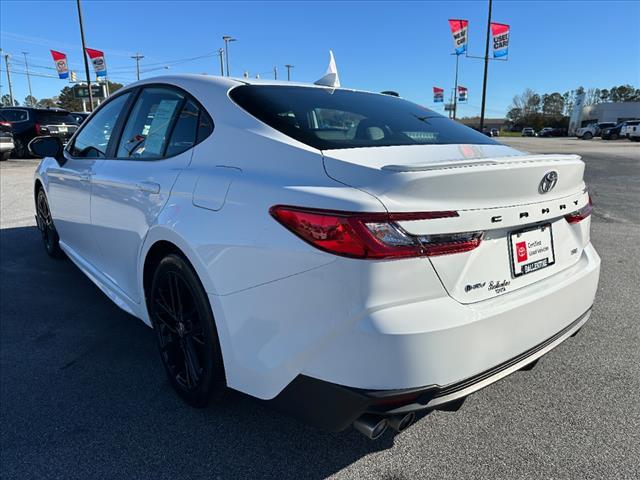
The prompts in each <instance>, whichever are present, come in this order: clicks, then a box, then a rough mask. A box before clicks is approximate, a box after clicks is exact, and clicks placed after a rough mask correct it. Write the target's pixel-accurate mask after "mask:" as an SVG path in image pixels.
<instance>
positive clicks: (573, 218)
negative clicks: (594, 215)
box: [564, 195, 593, 223]
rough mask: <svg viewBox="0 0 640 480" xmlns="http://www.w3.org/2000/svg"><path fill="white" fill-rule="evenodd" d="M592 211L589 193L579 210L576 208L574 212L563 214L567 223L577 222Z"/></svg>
mask: <svg viewBox="0 0 640 480" xmlns="http://www.w3.org/2000/svg"><path fill="white" fill-rule="evenodd" d="M591 212H593V203H592V202H591V195H589V202H588V203H587V204H586V205H585V206H584V207H582V208H581V209H580V210H576V211H575V212H571V213H570V214H568V215H565V217H564V218H565V219H566V220H567V222H569V223H578V222H581V221H582V220H584V219H585V218H587V217H588V216H589V215H591Z"/></svg>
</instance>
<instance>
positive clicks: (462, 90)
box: [458, 85, 469, 102]
mask: <svg viewBox="0 0 640 480" xmlns="http://www.w3.org/2000/svg"><path fill="white" fill-rule="evenodd" d="M468 93H469V89H468V88H467V87H463V86H462V85H458V101H459V102H466V101H467V94H468Z"/></svg>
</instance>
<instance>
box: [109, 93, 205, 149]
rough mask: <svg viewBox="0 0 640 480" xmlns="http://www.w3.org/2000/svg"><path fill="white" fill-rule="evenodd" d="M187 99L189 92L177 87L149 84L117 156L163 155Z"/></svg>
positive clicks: (120, 144) (133, 114)
mask: <svg viewBox="0 0 640 480" xmlns="http://www.w3.org/2000/svg"><path fill="white" fill-rule="evenodd" d="M185 100H186V98H185V95H183V94H182V93H181V92H178V91H177V90H173V89H168V88H162V87H149V88H145V89H144V90H142V92H141V93H140V96H139V97H138V99H137V100H136V103H135V105H134V106H133V109H132V110H131V114H130V115H129V119H128V120H127V123H126V125H125V127H124V130H123V132H122V136H121V138H120V143H119V145H118V153H117V157H118V158H121V159H157V158H162V157H163V156H164V152H165V148H166V147H167V144H168V142H169V136H170V134H171V132H172V129H173V125H174V123H175V122H176V121H177V120H178V116H179V114H180V112H181V111H182V108H183V106H184V102H185ZM185 120H187V119H185ZM195 125H196V124H194V125H193V128H194V130H195Z"/></svg>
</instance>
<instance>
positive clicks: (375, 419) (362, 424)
mask: <svg viewBox="0 0 640 480" xmlns="http://www.w3.org/2000/svg"><path fill="white" fill-rule="evenodd" d="M388 425H389V422H388V421H387V419H386V418H384V417H380V416H378V415H371V414H370V413H365V414H364V415H362V416H361V417H360V418H358V419H357V420H356V421H355V422H353V427H354V428H355V429H356V430H358V431H359V432H360V433H362V434H363V435H364V436H365V437H367V438H368V439H370V440H375V439H377V438H379V437H380V435H382V434H383V433H384V432H385V431H386V430H387V426H388Z"/></svg>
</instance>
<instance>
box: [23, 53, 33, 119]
mask: <svg viewBox="0 0 640 480" xmlns="http://www.w3.org/2000/svg"><path fill="white" fill-rule="evenodd" d="M27 53H29V52H22V54H23V55H24V71H25V73H26V74H27V83H28V84H29V97H31V98H29V103H30V104H31V102H32V101H33V93H31V76H30V75H29V62H27ZM31 106H32V107H35V105H33V104H31Z"/></svg>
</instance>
